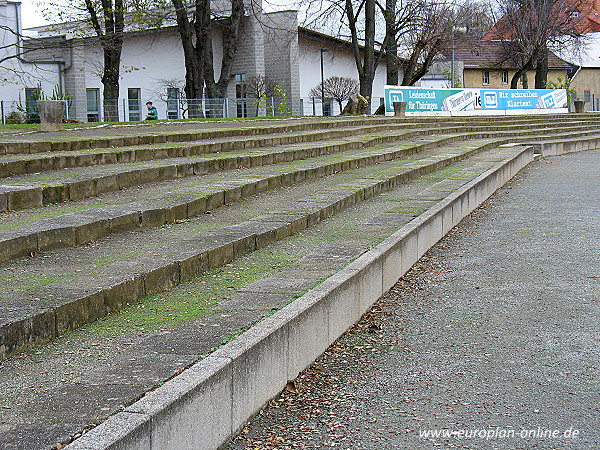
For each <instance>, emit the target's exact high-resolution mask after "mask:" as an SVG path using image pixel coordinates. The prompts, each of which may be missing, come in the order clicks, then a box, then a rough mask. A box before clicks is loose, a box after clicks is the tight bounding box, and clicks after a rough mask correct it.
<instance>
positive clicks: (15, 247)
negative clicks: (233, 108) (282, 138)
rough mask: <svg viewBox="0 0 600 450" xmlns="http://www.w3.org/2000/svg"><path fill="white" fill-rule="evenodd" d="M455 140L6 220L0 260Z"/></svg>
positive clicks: (297, 164) (352, 154) (185, 215)
mask: <svg viewBox="0 0 600 450" xmlns="http://www.w3.org/2000/svg"><path fill="white" fill-rule="evenodd" d="M458 140H462V138H461V136H457V135H454V136H452V135H450V136H447V135H446V136H440V137H431V138H428V139H425V138H421V139H418V140H414V141H407V142H405V143H404V144H403V145H399V146H391V147H382V148H378V149H361V150H354V151H348V152H343V153H339V154H335V155H329V156H322V157H315V158H310V159H307V160H299V161H294V162H291V163H288V164H280V165H274V166H269V167H262V168H258V169H245V170H237V171H232V172H223V173H219V174H216V176H212V177H210V176H209V177H206V176H200V177H196V179H195V180H192V181H191V182H189V183H187V184H186V185H181V184H180V183H177V184H175V185H173V183H167V185H166V186H167V188H166V189H165V188H162V189H160V193H158V195H155V196H150V195H149V193H148V192H146V190H139V191H137V194H138V200H137V201H135V200H134V198H135V197H136V195H135V193H134V194H133V195H127V193H126V198H127V202H126V203H123V204H120V205H117V206H106V207H98V208H90V209H84V210H79V211H76V212H72V213H68V214H63V215H59V216H54V217H52V218H48V219H42V220H38V221H36V222H29V223H28V224H27V225H26V226H24V227H23V226H21V225H19V221H18V220H17V221H16V225H15V226H11V225H10V222H8V221H6V220H5V221H4V223H3V228H4V229H3V230H2V231H0V262H4V261H8V260H10V259H12V258H15V257H18V256H23V255H27V254H30V253H32V252H34V253H37V252H41V251H47V250H51V249H55V248H60V247H65V246H77V245H83V244H86V243H88V242H91V241H94V240H97V239H99V238H101V237H103V236H107V235H109V234H113V233H121V232H124V231H128V230H133V229H137V228H149V227H156V226H162V225H164V224H166V223H173V222H176V221H180V220H185V219H189V218H192V217H195V216H197V215H199V214H202V213H204V212H206V211H211V210H214V209H215V208H218V207H220V206H223V205H228V204H231V203H234V202H236V201H239V200H241V199H244V198H248V197H249V196H252V195H255V194H256V193H260V192H264V191H266V190H268V189H273V188H278V187H283V186H291V185H294V184H297V183H301V182H305V181H306V180H310V179H314V178H318V177H322V176H327V175H331V174H334V173H337V172H344V171H348V170H352V169H355V168H357V167H364V166H369V165H373V164H379V163H382V162H384V161H389V160H393V159H399V158H405V157H407V156H409V155H412V154H415V153H418V152H423V151H425V150H427V149H431V148H437V147H440V146H443V145H448V144H451V143H452V142H455V141H458ZM498 142H501V141H498V140H493V141H492V142H490V141H485V142H484V143H482V144H480V148H487V147H488V146H490V145H493V144H497V143H498ZM474 145H476V144H474ZM140 195H141V198H140ZM7 222H8V223H7ZM13 223H15V222H13Z"/></svg>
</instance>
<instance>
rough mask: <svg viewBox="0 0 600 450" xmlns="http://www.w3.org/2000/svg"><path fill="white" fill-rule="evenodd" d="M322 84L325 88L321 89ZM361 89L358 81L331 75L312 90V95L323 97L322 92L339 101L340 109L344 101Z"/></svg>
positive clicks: (327, 96)
mask: <svg viewBox="0 0 600 450" xmlns="http://www.w3.org/2000/svg"><path fill="white" fill-rule="evenodd" d="M321 85H322V87H323V90H322V91H321ZM358 91H359V84H358V81H356V79H354V78H349V77H329V78H327V79H326V80H325V81H324V82H323V83H322V84H321V83H319V84H317V85H316V86H315V87H313V88H312V89H311V90H310V96H311V97H315V98H317V97H318V98H321V93H323V94H324V95H325V97H326V98H332V99H334V100H335V101H336V102H338V104H339V106H340V111H341V110H342V109H343V102H344V101H346V100H348V99H349V98H350V96H351V95H353V94H357V93H358Z"/></svg>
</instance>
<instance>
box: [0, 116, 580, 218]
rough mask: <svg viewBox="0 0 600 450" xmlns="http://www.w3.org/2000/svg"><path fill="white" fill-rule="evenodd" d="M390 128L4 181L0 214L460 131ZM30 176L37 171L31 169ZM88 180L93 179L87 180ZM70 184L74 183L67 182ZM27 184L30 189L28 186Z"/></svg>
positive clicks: (510, 131) (498, 131)
mask: <svg viewBox="0 0 600 450" xmlns="http://www.w3.org/2000/svg"><path fill="white" fill-rule="evenodd" d="M564 126H566V125H565V124H556V125H554V126H552V128H550V127H549V126H547V125H544V126H543V127H541V128H538V127H531V126H530V127H529V129H527V130H521V131H520V132H519V134H520V135H532V134H537V133H538V132H540V131H547V130H548V129H553V130H560V129H561V127H564ZM390 128H391V130H395V129H397V126H396V125H391V126H376V127H361V128H350V129H343V130H336V131H335V132H333V131H332V132H328V133H325V135H323V134H322V133H319V134H312V135H307V136H309V137H307V136H304V137H302V136H293V137H292V136H288V137H289V138H290V139H291V140H292V141H294V142H295V141H296V140H297V139H300V140H301V141H302V142H305V141H308V142H310V141H311V140H312V139H314V138H319V139H324V137H325V136H327V137H328V142H330V140H331V139H334V138H336V137H342V138H346V139H344V141H343V142H339V143H337V145H331V144H324V145H321V146H318V145H310V146H302V147H301V148H300V149H297V148H296V149H294V148H291V149H278V148H277V147H275V148H270V149H263V150H262V151H253V152H250V153H242V154H241V155H240V154H239V152H238V153H236V152H234V150H233V149H230V150H229V151H231V152H233V154H232V155H231V156H230V157H227V156H217V157H212V158H206V157H204V158H201V159H199V160H197V159H191V160H190V159H187V160H186V159H176V160H166V161H163V162H162V163H159V162H154V163H152V162H149V161H147V160H145V159H144V162H143V163H142V162H140V163H137V164H135V163H129V164H117V165H109V164H108V163H106V164H107V165H105V166H102V168H99V169H96V168H92V169H87V170H84V171H81V170H75V169H72V170H67V171H65V170H61V171H60V172H58V173H53V172H49V173H46V175H41V174H39V173H36V174H35V175H34V176H33V177H27V176H21V177H11V178H7V179H5V180H4V183H3V184H2V185H0V211H7V210H13V211H14V210H19V209H25V208H31V207H34V206H41V205H47V204H50V203H56V202H62V201H67V200H77V199H81V198H87V197H90V196H95V195H100V194H102V193H105V192H110V191H113V190H117V189H124V188H127V187H131V186H136V185H139V184H143V183H148V182H155V181H162V180H171V179H176V178H182V177H186V176H193V175H198V174H204V173H212V172H215V171H220V170H231V169H236V168H242V167H252V166H257V165H265V164H271V163H274V162H282V161H291V160H294V159H302V158H306V157H311V156H315V155H322V154H328V153H332V152H334V151H344V150H348V149H352V148H357V147H360V146H371V145H375V144H378V143H383V142H392V141H394V140H400V139H406V138H409V137H413V136H418V135H430V134H441V133H446V132H449V131H457V129H456V127H453V128H444V127H442V128H437V129H429V128H427V129H421V130H411V131H405V132H404V133H399V132H398V131H396V132H395V133H394V132H393V131H387V132H383V131H382V129H390ZM404 128H405V126H404V125H402V127H401V129H404ZM570 130H571V131H570V132H571V133H574V132H576V131H577V130H580V131H582V132H583V131H586V132H588V130H589V127H587V126H583V125H579V126H577V127H573V126H572V127H571V128H570ZM461 131H463V132H465V133H476V132H479V134H476V135H473V138H477V137H481V136H492V134H490V133H493V134H494V135H496V136H498V137H501V136H513V135H514V134H515V133H516V132H517V130H515V129H514V127H507V126H502V125H495V126H493V127H487V128H485V129H483V128H481V127H473V126H471V127H463V128H462V130H461ZM367 132H370V134H369V135H368V137H365V138H361V137H355V138H348V137H347V136H350V135H353V133H354V134H358V136H361V135H362V136H366V133H367ZM484 132H487V133H488V134H481V133H484ZM363 133H364V134H363ZM378 135H379V136H378ZM376 136H378V137H376ZM279 139H280V138H277V142H279V141H278V140H279ZM265 142H266V141H263V142H262V143H263V144H264V143H265ZM277 142H275V141H273V140H269V141H268V143H269V144H272V145H280V144H278V143H277ZM317 142H319V141H317ZM243 144H244V143H243V142H242V145H241V146H242V147H243ZM210 145H212V144H210ZM219 145H220V144H219ZM248 147H249V148H254V144H252V145H248ZM145 150H148V151H151V152H152V153H153V154H156V152H157V151H158V150H159V149H145ZM145 150H144V151H145ZM177 152H178V154H179V155H181V154H186V153H188V152H186V151H184V150H183V147H179V148H178V149H177ZM191 153H193V152H191ZM90 156H94V155H90ZM96 156H97V155H96ZM61 158H62V157H61ZM63 160H64V158H63ZM127 160H128V158H125V159H124V161H127ZM21 162H22V161H21ZM7 164H8V163H7ZM84 165H85V164H84ZM89 165H94V164H89ZM23 168H24V170H29V169H27V168H26V165H25V166H23ZM31 170H34V169H33V168H31ZM69 174H74V176H73V175H72V176H71V177H69ZM86 174H89V175H87V176H86ZM53 178H55V179H56V178H58V179H59V180H60V179H61V178H62V179H66V180H67V181H62V182H61V181H58V182H56V181H55V182H54V183H52V182H51V181H50V180H52V179H53ZM69 178H70V179H71V180H72V181H68V180H69ZM28 184H29V185H30V186H28ZM31 185H32V186H31Z"/></svg>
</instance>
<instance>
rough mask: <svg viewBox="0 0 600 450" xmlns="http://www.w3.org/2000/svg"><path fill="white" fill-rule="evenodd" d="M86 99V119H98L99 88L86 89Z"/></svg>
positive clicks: (95, 120)
mask: <svg viewBox="0 0 600 450" xmlns="http://www.w3.org/2000/svg"><path fill="white" fill-rule="evenodd" d="M85 96H86V99H87V121H88V122H99V121H100V89H86V90H85Z"/></svg>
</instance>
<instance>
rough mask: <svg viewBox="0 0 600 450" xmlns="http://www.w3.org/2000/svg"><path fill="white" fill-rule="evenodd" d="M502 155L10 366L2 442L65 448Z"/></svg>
mask: <svg viewBox="0 0 600 450" xmlns="http://www.w3.org/2000/svg"><path fill="white" fill-rule="evenodd" d="M502 153H503V152H501V151H498V152H497V151H496V150H489V151H487V152H483V153H480V154H478V155H477V156H474V157H472V158H469V159H468V160H465V161H463V162H461V163H458V164H456V165H452V166H449V167H448V168H445V169H444V170H442V171H440V172H434V173H432V174H430V175H427V176H425V177H423V178H420V179H419V180H417V181H416V182H413V183H409V184H403V185H401V186H399V187H398V188H396V189H394V190H392V191H389V192H387V193H384V194H382V195H379V196H376V197H374V198H372V199H371V200H369V201H366V202H362V203H360V204H359V205H356V206H354V207H351V208H348V209H347V210H345V211H343V212H341V213H340V214H338V215H336V216H334V217H332V218H330V219H328V220H327V221H324V222H321V223H320V224H317V225H316V226H315V227H313V228H311V229H308V230H305V231H303V232H301V233H299V234H297V235H295V236H293V237H290V238H287V239H285V240H283V241H278V242H276V243H273V244H271V245H269V246H268V247H265V248H263V249H261V250H258V251H257V252H253V253H252V254H250V255H247V256H245V257H243V258H241V259H239V260H237V261H236V262H235V263H234V265H233V266H227V267H223V268H222V269H221V270H216V271H212V272H209V273H207V274H206V275H205V276H202V277H201V278H199V279H197V280H195V281H194V282H191V283H186V284H183V285H181V286H179V287H178V288H174V289H172V290H170V291H168V292H166V293H164V294H161V295H159V296H155V297H151V298H147V299H145V300H143V301H142V302H140V303H138V304H135V305H132V306H131V307H128V308H126V309H124V310H122V311H121V313H119V314H116V315H112V316H111V317H109V318H107V319H104V320H101V321H99V322H97V323H94V324H91V325H89V326H85V327H83V328H82V329H80V330H78V331H76V332H73V333H68V334H67V335H64V336H62V337H61V338H59V339H56V340H54V341H53V342H52V343H50V344H48V345H43V346H39V347H37V348H36V349H34V350H31V351H28V352H24V353H21V354H19V355H16V356H15V357H13V358H11V359H9V360H5V361H3V362H2V363H0V364H2V370H0V385H1V386H2V389H1V390H0V404H1V405H5V406H10V407H11V409H5V408H3V409H0V420H1V421H2V423H3V427H2V428H1V429H0V442H2V443H3V444H4V445H6V446H8V447H11V446H12V447H14V448H47V447H49V446H51V445H53V444H54V443H56V442H62V443H67V442H68V441H69V440H70V439H71V437H72V436H74V435H75V434H76V433H79V432H80V431H81V430H83V429H84V428H86V427H87V426H88V425H89V424H91V423H95V424H98V423H99V421H102V420H104V419H105V418H106V417H107V416H109V415H110V414H112V413H115V412H116V411H118V410H120V408H122V407H123V406H127V405H129V404H131V403H132V402H133V401H135V400H137V399H138V398H139V397H140V396H142V395H143V394H144V393H145V392H146V391H147V390H149V389H151V388H152V387H154V386H156V385H158V384H161V383H162V382H163V381H165V380H167V379H170V378H171V377H172V376H173V375H175V374H176V373H178V372H180V371H181V370H182V369H183V368H185V367H187V366H189V365H190V364H191V363H193V362H194V361H196V360H198V359H200V358H202V355H205V354H207V353H209V352H210V351H211V349H213V348H214V347H217V346H218V345H219V344H220V343H221V342H223V341H224V340H228V339H231V336H234V335H235V334H236V333H237V332H239V330H240V329H244V328H246V327H247V326H248V325H250V324H252V323H254V322H255V321H257V320H259V319H260V318H261V317H262V316H263V315H265V314H269V313H271V312H272V311H273V309H279V308H281V307H282V306H284V305H285V304H287V303H288V302H290V301H291V300H293V299H294V298H295V297H297V296H298V295H300V294H301V293H302V292H303V291H305V290H306V289H308V288H310V287H311V286H314V285H315V284H316V283H318V282H319V281H321V280H323V279H324V278H327V277H329V276H330V275H332V274H334V273H335V272H336V271H338V270H340V269H341V268H343V266H344V265H345V264H347V263H348V262H350V261H352V259H354V258H356V257H357V256H359V255H360V254H362V253H363V252H364V251H366V250H367V249H369V248H371V247H372V246H374V245H376V244H378V243H379V242H381V240H383V239H385V238H386V237H387V236H388V235H389V234H391V233H393V232H394V231H395V230H397V229H398V228H400V227H401V226H403V225H404V224H405V223H407V222H408V221H410V220H411V219H412V218H413V217H414V216H415V215H416V214H418V213H419V212H422V211H423V210H424V209H426V208H427V207H428V206H431V205H433V204H435V202H436V201H437V200H440V199H442V198H444V197H445V196H446V195H447V194H448V193H449V192H452V191H454V190H455V189H457V188H458V187H460V186H461V185H462V184H464V183H466V182H467V180H470V179H471V178H473V177H474V176H477V175H478V174H480V173H482V172H483V171H484V170H486V169H487V168H489V167H491V165H493V164H495V162H493V161H495V160H498V158H502V156H501V155H502ZM494 154H495V155H496V158H495V159H494V158H493V155H494ZM265 201H266V200H265ZM416 205H418V206H419V208H415V206H416ZM253 208H255V209H256V205H254V206H253ZM399 211H400V212H399ZM403 211H407V212H408V214H404V213H403ZM415 211H416V212H415ZM223 212H225V211H223ZM216 215H218V214H217V213H215V216H216ZM211 217H212V216H211ZM15 374H18V376H14V375H15ZM47 405H53V407H52V408H48V407H47Z"/></svg>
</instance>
